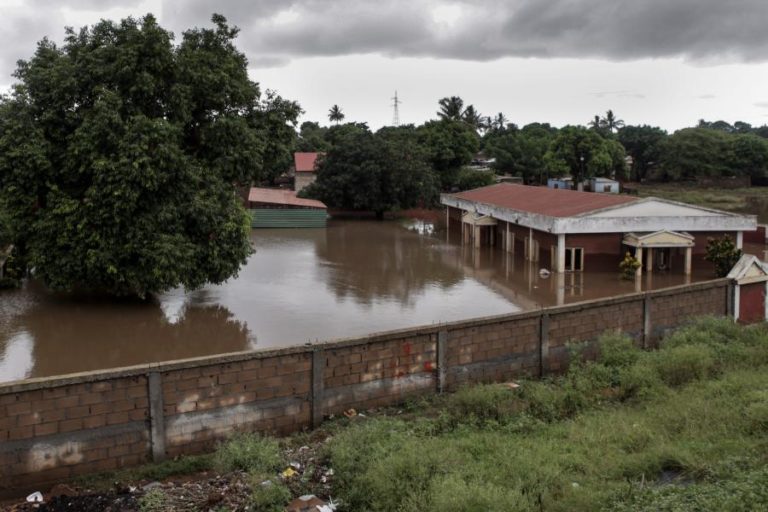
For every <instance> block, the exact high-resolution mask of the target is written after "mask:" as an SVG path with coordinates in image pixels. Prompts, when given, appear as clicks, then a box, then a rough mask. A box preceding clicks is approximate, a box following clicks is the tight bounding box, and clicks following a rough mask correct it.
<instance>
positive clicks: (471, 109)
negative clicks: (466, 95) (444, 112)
mask: <svg viewBox="0 0 768 512" xmlns="http://www.w3.org/2000/svg"><path fill="white" fill-rule="evenodd" d="M461 118H462V120H463V121H464V122H465V123H467V124H468V125H469V126H471V127H472V128H474V129H475V130H480V129H482V128H483V116H481V115H480V113H479V112H478V111H477V110H475V106H474V105H469V106H468V107H467V108H465V109H464V112H462V113H461Z"/></svg>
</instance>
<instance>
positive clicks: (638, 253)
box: [635, 247, 643, 277]
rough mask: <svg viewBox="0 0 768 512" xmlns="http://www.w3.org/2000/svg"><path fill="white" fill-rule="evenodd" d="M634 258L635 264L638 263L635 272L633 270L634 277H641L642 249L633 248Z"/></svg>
mask: <svg viewBox="0 0 768 512" xmlns="http://www.w3.org/2000/svg"><path fill="white" fill-rule="evenodd" d="M635 258H636V259H637V262H638V263H640V266H639V267H637V270H635V275H636V276H637V277H640V276H641V275H643V248H642V247H635Z"/></svg>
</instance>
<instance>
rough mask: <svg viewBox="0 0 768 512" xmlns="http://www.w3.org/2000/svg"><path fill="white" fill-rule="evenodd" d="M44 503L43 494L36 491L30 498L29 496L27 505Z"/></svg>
mask: <svg viewBox="0 0 768 512" xmlns="http://www.w3.org/2000/svg"><path fill="white" fill-rule="evenodd" d="M42 502H43V493H41V492H40V491H35V492H33V493H32V494H30V495H29V496H27V503H42Z"/></svg>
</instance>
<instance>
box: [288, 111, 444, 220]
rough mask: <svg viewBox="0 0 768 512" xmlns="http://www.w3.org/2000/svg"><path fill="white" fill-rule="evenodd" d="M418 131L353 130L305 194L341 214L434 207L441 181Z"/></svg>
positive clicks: (320, 168) (332, 151)
mask: <svg viewBox="0 0 768 512" xmlns="http://www.w3.org/2000/svg"><path fill="white" fill-rule="evenodd" d="M427 156H428V155H427V153H426V151H425V150H424V148H423V147H422V146H421V145H420V144H419V143H418V140H417V135H416V130H415V128H414V127H413V126H403V127H399V128H383V129H381V130H379V131H378V132H377V133H375V134H373V133H371V132H370V131H369V130H368V129H367V128H366V129H363V128H362V127H360V126H359V125H358V126H355V125H353V126H352V127H350V129H348V130H345V131H343V132H340V133H339V134H338V136H337V138H336V140H335V143H334V144H333V146H332V147H331V149H330V150H329V151H328V153H327V154H326V155H325V156H324V157H323V158H322V159H321V160H320V163H319V165H318V169H317V181H315V183H313V184H312V185H310V186H309V187H307V188H306V189H305V190H303V191H302V195H305V196H307V197H314V198H317V199H320V200H321V201H323V202H325V203H327V204H329V205H332V206H334V207H337V208H343V209H351V210H369V211H373V212H375V213H376V215H377V217H379V218H381V217H383V214H384V213H385V212H387V211H391V210H398V209H404V208H411V207H413V206H417V205H419V204H430V203H431V202H432V201H433V200H434V198H435V196H436V194H437V192H438V188H437V180H436V177H435V175H434V173H433V171H432V169H431V168H430V166H429V164H428V160H427Z"/></svg>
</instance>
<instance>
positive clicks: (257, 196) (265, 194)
mask: <svg viewBox="0 0 768 512" xmlns="http://www.w3.org/2000/svg"><path fill="white" fill-rule="evenodd" d="M248 202H251V203H264V204H279V205H284V206H300V207H303V208H322V209H323V210H325V209H327V208H328V207H327V206H325V203H323V202H322V201H316V200H314V199H304V198H301V197H296V192H294V191H293V190H285V189H282V188H258V187H252V188H251V190H250V192H249V193H248Z"/></svg>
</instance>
